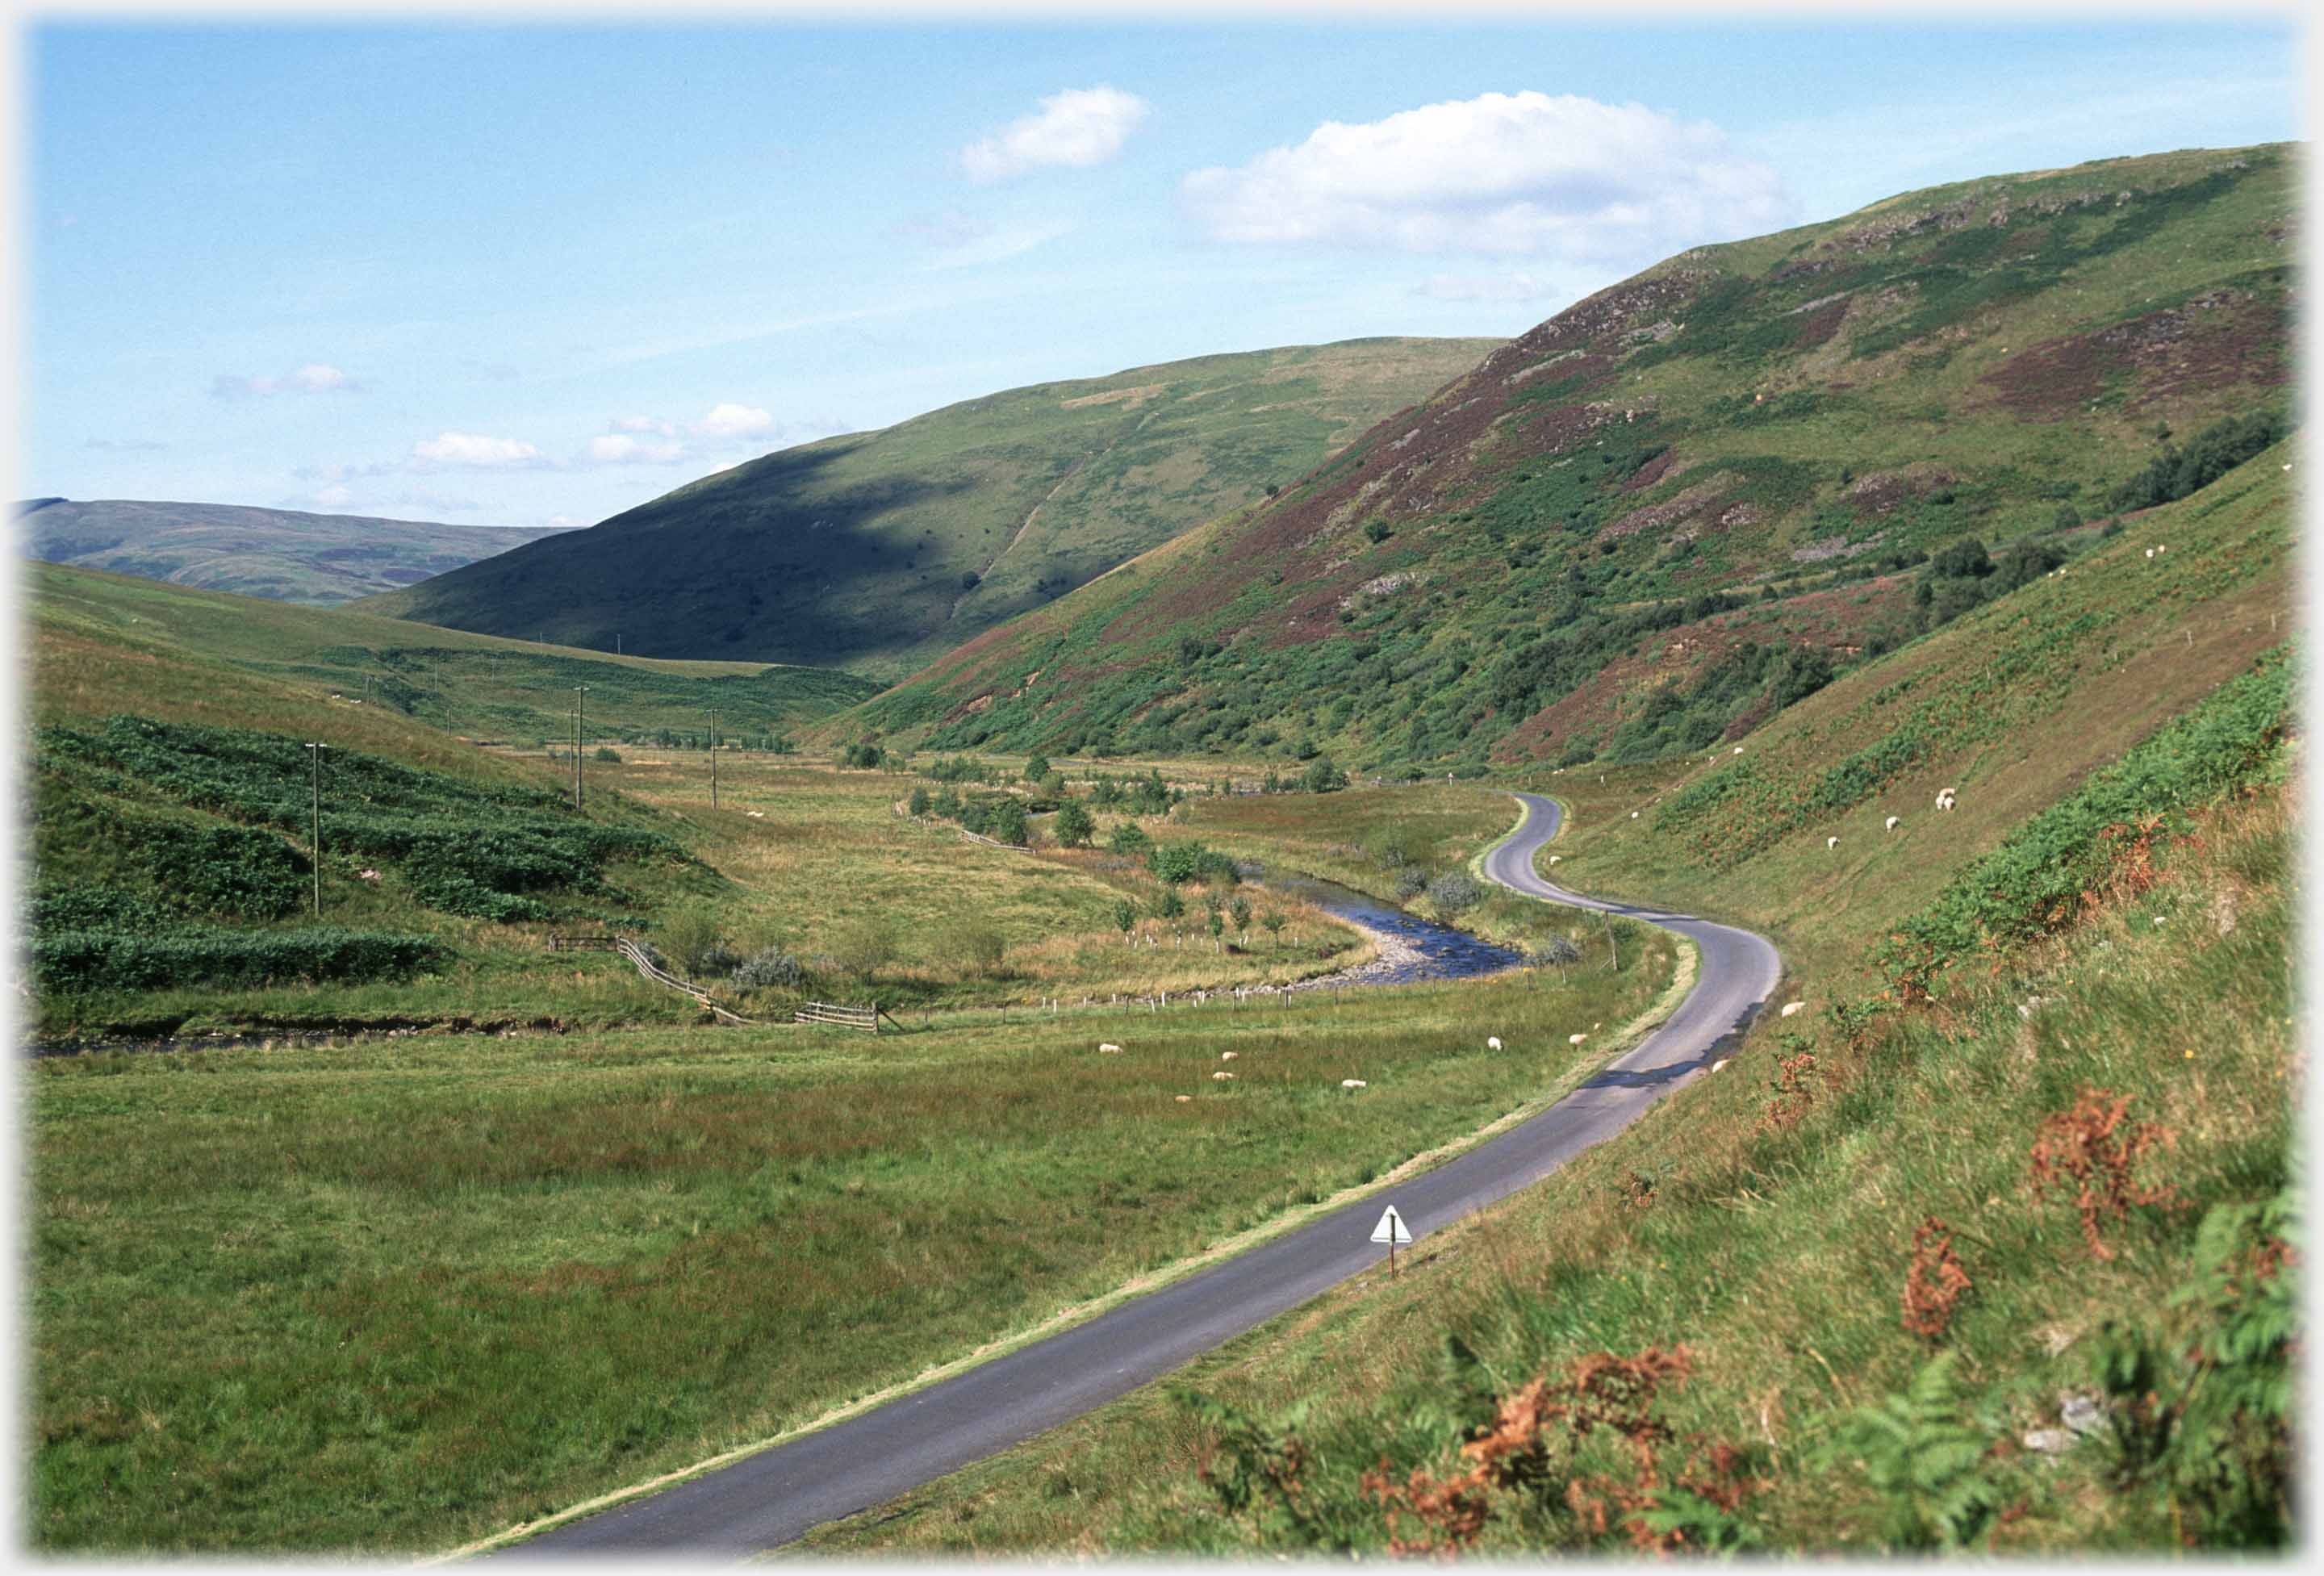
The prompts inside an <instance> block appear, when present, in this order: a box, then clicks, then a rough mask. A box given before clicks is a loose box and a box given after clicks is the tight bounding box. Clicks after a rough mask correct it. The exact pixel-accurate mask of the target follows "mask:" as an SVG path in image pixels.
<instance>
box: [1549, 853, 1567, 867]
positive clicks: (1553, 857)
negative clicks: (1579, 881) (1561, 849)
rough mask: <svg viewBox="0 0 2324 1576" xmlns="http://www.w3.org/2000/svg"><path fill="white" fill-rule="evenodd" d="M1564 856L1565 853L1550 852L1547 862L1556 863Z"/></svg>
mask: <svg viewBox="0 0 2324 1576" xmlns="http://www.w3.org/2000/svg"><path fill="white" fill-rule="evenodd" d="M1564 857H1565V855H1563V854H1562V853H1553V854H1551V855H1550V856H1549V862H1550V863H1552V864H1555V863H1557V862H1559V861H1561V860H1563V858H1564Z"/></svg>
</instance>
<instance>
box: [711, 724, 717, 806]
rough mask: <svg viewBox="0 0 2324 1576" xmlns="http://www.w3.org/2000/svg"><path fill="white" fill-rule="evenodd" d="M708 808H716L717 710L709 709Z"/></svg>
mask: <svg viewBox="0 0 2324 1576" xmlns="http://www.w3.org/2000/svg"><path fill="white" fill-rule="evenodd" d="M710 807H711V808H712V809H714V810H715V809H716V808H717V807H718V708H717V707H716V706H712V707H711V708H710Z"/></svg>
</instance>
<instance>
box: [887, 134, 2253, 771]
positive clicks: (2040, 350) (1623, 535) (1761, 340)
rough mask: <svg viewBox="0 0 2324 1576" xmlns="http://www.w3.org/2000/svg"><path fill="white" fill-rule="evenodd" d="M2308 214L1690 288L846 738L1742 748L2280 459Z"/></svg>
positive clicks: (1550, 750) (1505, 355)
mask: <svg viewBox="0 0 2324 1576" xmlns="http://www.w3.org/2000/svg"><path fill="white" fill-rule="evenodd" d="M2295 190H2296V181H2295V169H2294V165H2293V162H2292V153H2291V152H2290V151H2289V150H2288V149H2286V148H2282V147H2269V148H2256V149H2248V150H2243V151H2228V152H2183V153H2172V154H2163V155H2157V156H2153V157H2149V158H2139V159H2127V160H2116V161H2103V162H2099V163H2094V164H2089V165H2083V166H2079V167H2076V168H2074V169H2070V170H2063V171H2042V172H2037V173H2033V174H2028V175H2018V176H2006V177H1996V178H1993V179H1989V180H1978V181H1971V182H1965V183H1962V184H1960V185H1955V186H1949V187H1941V188H1936V189H1930V190H1926V191H1920V192H1914V193H1910V194H1907V195H1904V196H1901V197H1897V198H1891V199H1889V200H1887V201H1886V202H1883V203H1879V204H1876V205H1875V206H1874V207H1870V208H1867V209H1866V210H1864V211H1862V212H1859V213H1857V214H1852V215H1849V216H1848V217H1844V218H1840V219H1836V220H1832V221H1830V222H1828V223H1823V224H1819V225H1812V226H1805V227H1803V228H1801V229H1797V230H1792V231H1787V232H1784V233H1783V234H1780V235H1770V236H1766V237H1762V238H1760V239H1757V240H1753V241H1747V242H1740V243H1736V244H1729V245H1721V246H1709V247H1701V248H1697V249H1696V250H1694V251H1692V252H1689V253H1684V254H1683V255H1680V256H1678V257H1674V258H1672V259H1670V260H1669V261H1668V262H1666V263H1662V264H1659V265H1657V266H1656V267H1655V268H1653V269H1649V270H1648V271H1646V272H1645V273H1642V274H1640V275H1638V276H1637V277H1636V278H1634V279H1631V280H1629V281H1625V282H1624V283H1621V284H1619V285H1617V286H1614V287H1613V288H1611V289H1609V290H1604V291H1601V292H1600V293H1599V294H1597V295H1595V296H1592V297H1591V298H1589V299H1588V300H1584V301H1582V302H1581V303H1579V304H1577V305H1575V306H1574V307H1572V308H1571V309H1568V310H1566V311H1564V312H1562V313H1560V314H1559V315H1558V316H1557V317H1555V318H1552V319H1551V320H1550V321H1548V322H1547V323H1545V324H1543V325H1541V326H1540V327H1537V328H1535V329H1534V330H1533V331H1531V332H1530V333H1528V334H1526V335H1525V336H1522V337H1520V338H1518V339H1517V340H1515V341H1513V342H1512V343H1510V344H1509V345H1508V346H1503V347H1502V348H1501V349H1499V350H1498V351H1496V352H1494V353H1493V355H1491V356H1489V357H1488V358H1487V359H1486V360H1485V361H1484V362H1483V363H1482V364H1480V365H1479V366H1478V367H1476V368H1475V369H1474V370H1472V371H1471V372H1470V373H1468V374H1467V375H1466V376H1464V377H1463V378H1462V379H1461V380H1459V381H1458V382H1454V383H1452V385H1450V386H1448V387H1447V388H1445V389H1443V390H1442V391H1441V392H1438V393H1437V394H1435V395H1434V397H1432V398H1431V399H1430V400H1429V401H1427V402H1426V403H1425V405H1423V406H1421V407H1420V408H1418V409H1416V410H1411V411H1407V412H1405V413H1403V414H1400V415H1397V416H1396V417H1395V418H1393V419H1389V420H1387V421H1384V422H1382V423H1380V424H1379V426H1378V427H1376V428H1375V429H1373V430H1372V431H1371V432H1370V433H1369V434H1367V435H1366V436H1365V438H1363V439H1362V440H1361V441H1360V442H1359V443H1357V444H1355V445H1353V446H1351V447H1350V448H1348V449H1347V450H1345V451H1343V452H1342V453H1340V454H1338V455H1337V456H1334V457H1333V458H1332V459H1331V460H1330V461H1328V462H1326V463H1325V464H1323V465H1321V466H1319V467H1317V468H1316V469H1315V470H1314V471H1313V472H1311V473H1309V474H1308V475H1305V476H1304V477H1302V478H1300V479H1299V480H1298V482H1297V483H1296V484H1295V485H1292V486H1289V487H1287V488H1286V489H1285V490H1284V492H1283V493H1282V494H1281V495H1280V496H1278V497H1277V498H1275V499H1273V500H1271V501H1269V502H1265V503H1263V504H1260V505H1257V506H1253V507H1249V508H1245V509H1241V510H1238V511H1236V512H1232V513H1231V514H1229V515H1227V516H1225V517H1223V518H1222V519H1220V520H1218V521H1213V522H1211V523H1210V524H1208V525H1206V526H1205V527H1204V528H1203V529H1202V530H1199V531H1195V532H1192V533H1189V534H1188V535H1186V536H1185V537H1183V538H1180V539H1177V540H1176V541H1173V542H1171V543H1169V544H1168V545H1167V546H1166V547H1164V548H1159V549H1157V551H1155V552H1153V553H1150V554H1148V555H1147V556H1146V557H1145V558H1140V559H1139V560H1137V561H1135V562H1133V563H1130V564H1128V565H1125V566H1124V567H1122V568H1120V570H1118V571H1116V572H1115V573H1113V574H1111V575H1109V576H1105V577H1104V578H1103V579H1102V580H1100V581H1099V582H1097V583H1096V584H1094V585H1089V586H1086V587H1084V589H1082V590H1081V591H1079V592H1076V593H1075V594H1073V595H1071V596H1069V597H1066V598H1065V599H1063V600H1061V601H1060V602H1058V603H1057V604H1056V605H1055V606H1053V607H1050V608H1047V609H1044V610H1042V611H1040V612H1038V613H1033V614H1029V615H1028V616H1027V617H1025V618H1023V619H1020V620H1019V621H1017V622H1014V623H1011V624H1009V625H1006V626H1003V627H1002V628H1001V629H998V630H995V631H992V632H991V633H990V634H988V635H985V636H984V637H982V638H981V639H979V640H975V641H970V642H968V643H967V644H965V645H964V646H963V647H962V648H961V649H960V650H956V651H954V652H952V653H950V654H949V655H947V656H946V657H945V658H944V659H942V660H941V661H938V662H936V663H935V664H934V665H932V666H931V667H930V668H927V670H926V671H925V672H923V673H921V674H919V675H918V676H916V677H914V678H913V679H911V680H910V681H909V682H908V683H907V684H905V685H903V686H901V687H899V688H898V689H897V690H895V691H893V692H891V693H890V694H889V695H887V696H882V697H881V698H880V699H879V700H877V701H876V702H874V703H872V704H871V705H869V706H867V707H865V708H864V709H863V710H862V712H861V713H859V714H856V716H855V717H854V718H852V719H851V722H852V723H856V724H858V725H860V727H861V729H862V730H866V731H871V732H877V733H884V734H885V735H887V736H889V737H891V738H901V739H904V740H908V741H915V742H920V741H924V742H929V743H933V744H936V745H937V746H939V747H946V748H956V747H963V746H974V745H989V746H991V747H994V748H1004V749H1031V748H1036V747H1041V748H1047V749H1051V750H1067V751H1102V750H1108V749H1122V750H1130V751H1140V752H1156V753H1186V752H1190V751H1217V752H1222V753H1240V754H1249V753H1253V752H1257V751H1277V750H1280V749H1284V748H1286V747H1293V748H1297V749H1299V750H1300V751H1303V752H1305V751H1318V750H1320V751H1325V752H1329V753H1332V754H1333V755H1334V756H1335V758H1336V759H1337V760H1339V762H1340V763H1341V764H1342V765H1343V766H1348V767H1351V768H1355V769H1359V770H1366V771H1388V772H1391V773H1395V772H1399V771H1406V772H1414V773H1417V772H1420V771H1424V770H1443V769H1444V768H1445V767H1446V766H1452V767H1454V768H1457V769H1460V770H1469V771H1482V770H1486V769H1487V768H1488V767H1489V766H1490V765H1493V764H1496V763H1517V762H1525V761H1543V762H1546V763H1551V764H1554V763H1557V762H1561V761H1564V762H1579V761H1583V760H1601V761H1611V762H1624V761H1636V760H1654V759H1658V758H1663V757H1666V756H1668V755H1671V754H1673V753H1674V752H1679V751H1688V750H1695V749H1701V748H1704V747H1707V746H1708V745H1710V744H1711V742H1713V741H1717V740H1721V739H1724V740H1727V741H1729V742H1731V741H1732V740H1734V739H1736V738H1739V737H1742V736H1743V735H1745V734H1746V733H1748V732H1749V731H1750V730H1751V728H1753V727H1754V726H1756V725H1757V724H1758V723H1761V722H1762V721H1764V720H1765V719H1766V717H1767V716H1768V715H1771V714H1774V713H1775V711H1777V710H1779V709H1780V708H1781V707H1782V706H1784V705H1788V704H1791V703H1792V702H1794V701H1795V700H1796V699H1797V698H1798V697H1799V696H1802V695H1804V694H1809V693H1812V691H1813V690H1814V689H1815V688H1816V687H1819V686H1820V685H1821V684H1822V683H1824V682H1826V681H1828V679H1829V678H1830V677H1831V674H1832V673H1833V672H1834V671H1837V670H1839V669H1842V668H1847V667H1849V666H1850V665H1851V664H1854V663H1857V662H1858V661H1860V660H1862V659H1864V658H1865V657H1867V655H1870V654H1873V653H1876V652H1877V651H1879V650H1886V649H1889V648H1892V647H1894V646H1895V645H1898V644H1900V643H1902V642H1903V641H1906V640H1908V639H1910V638H1911V637H1912V636H1914V634H1916V633H1919V632H1921V631H1924V630H1927V629H1929V628H1932V627H1936V626H1938V625H1940V624H1941V623H1942V622H1944V621H1945V620H1946V619H1948V618H1950V617H1951V616H1955V615H1957V614H1958V613H1960V611H1961V610H1962V609H1964V608H1965V607H1968V606H1971V605H1975V604H1977V603H1978V602H1979V601H1981V600H1986V599H1989V597H1990V596H1992V595H1994V594H2001V593H2003V592H2005V591H2008V590H2009V589H2010V588H2012V587H2015V586H2016V585H2022V584H2023V583H2024V582H2025V581H2027V580H2031V579H2039V578H2040V577H2041V576H2043V575H2045V574H2047V572H2048V571H2049V570H2050V569H2051V568H2052V567H2056V566H2057V565H2058V564H2059V563H2061V562H2063V561H2065V560H2067V559H2069V558H2071V557H2072V556H2074V555H2075V554H2077V553H2080V552H2081V551H2083V550H2085V549H2086V548H2089V546H2090V545H2091V544H2092V543H2094V542H2097V541H2099V540H2101V539H2103V538H2104V536H2105V533H2106V531H2107V530H2109V529H2110V527H2109V526H2108V525H2107V523H2106V522H2107V521H2110V520H2112V519H2114V518H2116V517H2118V516H2119V515H2121V514H2123V513H2125V512H2132V511H2135V510H2136V509H2138V508H2141V507H2144V506H2146V505H2148V504H2150V503H2152V502H2155V501H2157V499H2158V498H2161V497H2167V496H2171V495H2173V493H2176V492H2179V491H2183V490H2184V486H2185V485H2186V484H2193V483H2195V482H2197V481H2199V480H2200V479H2204V478H2206V477H2207V476H2208V475H2215V474H2216V473H2217V471H2218V469H2220V468H2223V467H2224V465H2227V464H2232V463H2233V462H2235V461H2236V460H2240V459H2242V458H2245V457H2247V456H2248V455H2249V454H2250V453H2251V452H2252V450H2253V449H2254V448H2255V447H2263V446H2264V444H2265V443H2266V442H2267V441H2269V440H2270V439H2271V438H2273V437H2275V436H2279V435H2280V433H2281V430H2282V413H2283V410H2284V408H2285V402H2286V398H2287V384H2288V380H2289V378H2290V358H2291V346H2290V330H2289V301H2290V294H2289V292H2290V290H2291V276H2290V269H2291V265H2292V236H2293V234H2294V232H2295V230H2296V227H2297V226H2296V222H2295V221H2296V216H2295V209H2294V203H2295ZM1969 539H1974V540H1975V541H1976V542H1977V544H1978V546H1977V547H1976V548H1967V547H1963V548H1959V549H1958V550H1948V549H1951V548H1952V547H1953V544H1956V543H1960V542H1964V541H1967V540H1969Z"/></svg>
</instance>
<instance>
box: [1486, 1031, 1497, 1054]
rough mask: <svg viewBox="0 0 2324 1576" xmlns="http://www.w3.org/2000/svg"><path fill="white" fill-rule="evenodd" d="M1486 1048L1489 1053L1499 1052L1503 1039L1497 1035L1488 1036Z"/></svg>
mask: <svg viewBox="0 0 2324 1576" xmlns="http://www.w3.org/2000/svg"><path fill="white" fill-rule="evenodd" d="M1485 1048H1486V1049H1487V1050H1489V1051H1498V1050H1499V1049H1500V1048H1501V1037H1500V1036H1499V1035H1497V1034H1489V1035H1487V1036H1486V1037H1485Z"/></svg>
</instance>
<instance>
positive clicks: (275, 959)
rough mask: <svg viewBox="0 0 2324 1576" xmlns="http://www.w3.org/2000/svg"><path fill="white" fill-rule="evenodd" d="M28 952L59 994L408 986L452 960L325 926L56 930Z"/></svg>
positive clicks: (440, 950) (421, 945)
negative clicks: (374, 983) (294, 985)
mask: <svg viewBox="0 0 2324 1576" xmlns="http://www.w3.org/2000/svg"><path fill="white" fill-rule="evenodd" d="M31 950H32V975H33V978H34V979H35V980H37V981H38V982H39V983H40V985H41V987H42V989H43V990H45V991H63V992H70V991H99V990H109V991H158V990H164V989H167V988H170V987H171V986H183V985H219V986H254V985H278V984H287V983H291V982H299V981H315V982H324V981H329V982H344V983H355V982H363V981H367V980H406V979H410V977H411V976H412V975H413V974H415V973H418V972H420V970H422V969H424V968H428V967H430V966H433V965H435V964H438V963H444V962H446V961H448V960H449V958H450V957H451V955H452V954H451V952H450V950H449V949H448V948H447V947H445V946H443V945H439V944H438V943H436V942H433V941H430V940H429V939H427V938H426V937H424V936H417V935H389V934H387V933H384V932H380V931H365V930H343V929H340V928H338V927H337V926H315V927H312V928H309V929H300V930H233V929H227V928H225V927H222V926H179V927H175V928H168V927H164V928H161V929H141V930H134V931H131V930H115V929H90V930H59V931H50V932H46V933H43V934H42V935H39V936H37V937H35V938H34V939H33V942H32V949H31Z"/></svg>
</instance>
